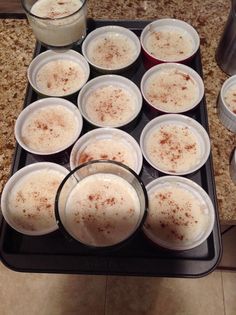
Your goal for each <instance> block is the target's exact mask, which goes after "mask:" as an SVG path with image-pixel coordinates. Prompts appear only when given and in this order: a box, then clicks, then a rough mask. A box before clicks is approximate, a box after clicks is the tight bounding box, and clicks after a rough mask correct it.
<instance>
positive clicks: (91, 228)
mask: <svg viewBox="0 0 236 315" xmlns="http://www.w3.org/2000/svg"><path fill="white" fill-rule="evenodd" d="M65 217H66V219H65V222H64V225H65V227H66V229H67V230H68V231H69V232H70V234H72V235H73V236H74V238H76V239H77V240H79V241H80V242H82V243H84V244H86V245H91V246H100V247H102V246H111V245H114V244H117V243H119V242H121V241H123V240H125V239H127V238H128V237H129V236H130V235H131V234H132V233H133V232H134V231H135V229H136V226H137V224H138V222H139V217H140V202H139V197H138V195H137V193H136V191H135V189H134V188H133V186H131V184H129V183H128V182H127V181H126V180H124V179H123V178H121V177H120V176H117V175H114V174H105V173H98V174H94V175H90V176H88V177H86V178H83V179H82V180H81V181H80V182H78V183H77V185H76V186H75V187H74V189H73V190H72V191H71V193H70V195H69V197H68V199H67V203H66V209H65Z"/></svg>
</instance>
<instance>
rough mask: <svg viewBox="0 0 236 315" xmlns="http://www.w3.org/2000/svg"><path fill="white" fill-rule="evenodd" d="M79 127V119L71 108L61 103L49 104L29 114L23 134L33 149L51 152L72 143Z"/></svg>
mask: <svg viewBox="0 0 236 315" xmlns="http://www.w3.org/2000/svg"><path fill="white" fill-rule="evenodd" d="M77 128H78V121H77V120H76V118H75V117H74V113H73V112H72V111H71V110H69V109H67V108H66V107H65V106H61V105H48V106H45V107H41V108H38V109H36V110H34V111H33V112H32V113H31V114H29V115H28V117H27V118H26V119H25V121H24V123H23V126H22V131H21V136H22V141H23V142H24V144H25V145H27V146H28V147H29V148H30V149H31V150H35V151H38V152H44V153H48V152H49V153H50V152H54V151H57V150H60V148H63V147H65V146H66V145H67V144H68V143H69V144H70V143H71V142H72V141H73V139H74V138H75V135H76V132H77Z"/></svg>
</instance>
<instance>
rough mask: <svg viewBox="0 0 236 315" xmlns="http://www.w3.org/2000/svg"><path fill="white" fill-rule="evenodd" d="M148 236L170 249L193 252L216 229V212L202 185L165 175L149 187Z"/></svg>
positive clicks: (146, 222) (146, 231) (146, 229)
mask: <svg viewBox="0 0 236 315" xmlns="http://www.w3.org/2000/svg"><path fill="white" fill-rule="evenodd" d="M146 189H147V193H148V203H149V207H148V213H147V217H146V220H145V222H144V227H143V231H144V233H145V235H146V236H147V237H148V238H149V239H150V240H152V241H153V242H154V243H155V244H157V245H159V246H161V247H163V248H165V249H169V250H189V249H192V248H195V247H197V246H199V245H200V244H202V243H203V242H204V241H205V240H206V239H207V238H208V236H209V235H210V233H211V232H212V230H213V226H214V222H215V209H214V206H213V204H212V201H211V199H210V197H209V196H208V194H207V193H206V192H205V190H203V189H202V188H201V187H200V186H199V185H198V184H196V183H195V182H193V181H192V180H190V179H187V178H184V177H180V176H163V177H160V178H157V179H155V180H154V181H152V182H150V183H149V184H148V185H147V186H146Z"/></svg>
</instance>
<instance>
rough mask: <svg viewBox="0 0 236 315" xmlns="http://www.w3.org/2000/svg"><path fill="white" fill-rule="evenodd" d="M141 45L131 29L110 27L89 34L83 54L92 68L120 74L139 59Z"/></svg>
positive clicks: (84, 43)
mask: <svg viewBox="0 0 236 315" xmlns="http://www.w3.org/2000/svg"><path fill="white" fill-rule="evenodd" d="M140 51H141V45H140V41H139V39H138V37H137V36H136V35H135V34H134V33H133V32H132V31H130V30H129V29H127V28H125V27H122V26H116V25H108V26H103V27H99V28H97V29H95V30H94V31H92V32H91V33H89V34H88V35H87V36H86V38H85V40H84V42H83V44H82V53H83V55H84V57H85V58H86V59H87V61H88V62H89V63H90V65H91V66H92V67H94V68H95V69H96V70H98V71H102V72H106V73H108V72H112V73H114V72H120V71H124V70H126V69H127V68H128V67H130V66H131V65H132V64H133V63H134V62H135V61H136V60H137V58H138V57H139V55H140Z"/></svg>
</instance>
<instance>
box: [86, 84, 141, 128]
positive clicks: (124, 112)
mask: <svg viewBox="0 0 236 315" xmlns="http://www.w3.org/2000/svg"><path fill="white" fill-rule="evenodd" d="M135 102H136V97H135V96H134V95H133V94H132V93H131V92H130V91H129V90H128V89H125V88H122V87H119V86H113V85H107V86H103V87H98V88H96V89H95V90H93V91H91V93H90V94H89V95H88V97H87V100H86V113H87V115H88V117H89V118H90V120H91V121H93V122H94V123H96V124H99V125H101V126H104V127H105V126H110V127H113V126H118V125H121V124H125V123H127V122H128V121H129V120H130V119H132V117H133V116H134V114H135V108H136V106H135V105H136V103H135Z"/></svg>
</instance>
